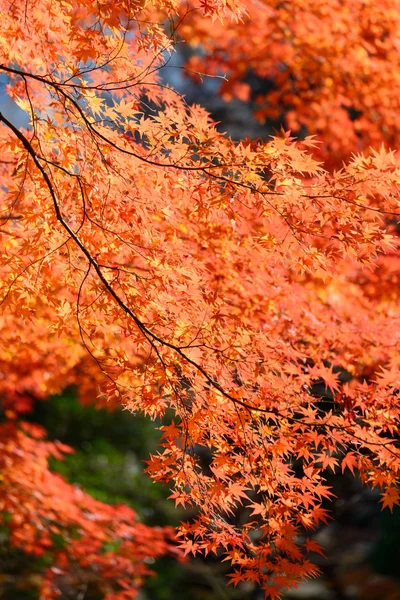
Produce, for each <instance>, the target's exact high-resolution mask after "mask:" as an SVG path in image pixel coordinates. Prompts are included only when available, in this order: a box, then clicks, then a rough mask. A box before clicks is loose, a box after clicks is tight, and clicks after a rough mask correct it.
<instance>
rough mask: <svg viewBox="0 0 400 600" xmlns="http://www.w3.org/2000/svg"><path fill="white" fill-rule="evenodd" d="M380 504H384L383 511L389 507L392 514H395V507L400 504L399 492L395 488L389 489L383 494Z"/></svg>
mask: <svg viewBox="0 0 400 600" xmlns="http://www.w3.org/2000/svg"><path fill="white" fill-rule="evenodd" d="M380 502H382V509H383V508H385V507H386V506H387V507H388V508H389V509H390V512H393V506H394V505H395V504H400V494H399V490H398V489H397V488H395V487H388V488H387V489H386V490H385V491H384V492H383V494H382V498H381V500H380Z"/></svg>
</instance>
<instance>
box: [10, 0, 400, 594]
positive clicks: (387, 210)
mask: <svg viewBox="0 0 400 600" xmlns="http://www.w3.org/2000/svg"><path fill="white" fill-rule="evenodd" d="M0 6H1V26H0V71H1V72H2V74H3V75H6V76H7V77H8V83H7V93H8V94H9V95H10V96H11V97H12V98H13V99H14V100H15V101H16V102H17V104H18V106H19V107H20V108H21V109H22V110H23V111H24V112H25V114H26V115H27V117H28V118H29V125H28V126H26V127H22V126H20V124H19V123H16V122H13V121H12V119H10V118H9V117H7V115H5V114H0V149H1V161H0V169H1V190H0V194H1V197H0V202H1V213H0V215H1V216H0V218H1V221H0V236H1V262H0V272H1V315H0V324H1V338H0V339H1V345H0V376H1V378H0V391H1V398H2V404H3V409H4V420H3V423H2V425H1V430H0V435H1V439H0V443H1V462H2V470H3V477H2V479H1V480H0V490H1V503H2V505H1V507H2V508H1V509H2V511H3V513H2V514H3V522H4V523H5V524H6V525H7V526H8V527H9V528H10V530H11V536H12V537H11V540H12V543H13V544H15V545H16V546H18V547H21V548H22V549H24V550H25V551H26V552H41V551H42V549H43V548H46V549H47V550H49V551H51V552H53V555H54V564H53V566H52V567H51V568H50V569H49V573H48V577H47V579H46V582H45V584H44V586H43V590H42V597H43V598H44V599H47V598H51V597H53V596H56V595H57V593H58V590H59V585H60V581H61V579H62V577H65V576H66V574H67V573H68V569H69V566H70V565H72V564H79V565H80V566H81V567H82V568H84V567H85V566H86V567H87V565H88V562H87V561H90V565H92V567H93V568H94V566H96V568H97V569H99V570H100V571H101V573H103V575H104V579H105V581H106V582H108V583H107V586H108V587H107V589H106V590H105V593H107V595H106V598H107V600H111V599H113V600H114V599H115V600H123V599H124V598H131V597H132V595H133V593H134V591H135V590H136V589H137V588H138V586H139V585H140V583H141V582H142V579H143V577H144V576H145V575H146V574H147V573H148V569H147V567H146V558H148V557H149V556H151V557H153V556H158V555H160V554H162V553H165V552H173V548H172V546H171V543H170V542H169V541H168V540H169V536H170V532H169V531H168V530H167V531H163V530H151V529H150V528H148V527H146V526H144V525H142V524H139V523H138V522H136V521H135V515H134V514H133V511H131V510H130V509H127V508H126V507H125V508H124V507H118V508H115V507H112V508H111V507H109V506H108V505H105V504H102V503H100V502H98V501H95V500H93V499H91V498H90V497H89V496H88V495H87V494H85V493H84V492H83V491H81V490H79V489H78V488H76V487H73V486H71V485H70V484H68V483H67V482H65V481H64V480H62V479H61V478H60V476H58V475H55V474H53V473H51V472H50V470H49V468H48V457H49V456H50V455H54V454H56V455H59V453H60V452H61V453H63V452H65V451H68V449H67V448H65V447H60V446H59V445H57V444H55V443H53V442H48V441H46V440H45V439H44V436H45V432H43V431H42V430H38V429H36V428H35V427H32V426H27V425H26V424H24V423H23V414H24V413H25V412H28V411H29V410H30V408H31V404H32V402H34V401H35V400H36V399H45V398H47V397H48V396H49V395H51V394H55V393H59V392H61V391H62V390H63V389H64V388H65V387H66V386H70V385H74V386H77V388H78V389H79V391H80V395H81V399H82V400H83V401H89V400H91V401H97V402H100V403H104V402H106V401H108V402H113V403H115V402H117V403H119V404H120V405H122V406H124V407H127V408H128V409H129V410H131V411H132V412H133V413H135V412H137V411H140V412H142V413H145V414H147V415H149V416H150V417H152V418H155V417H159V418H161V419H162V418H163V417H164V415H165V413H166V411H167V409H170V410H172V412H173V414H174V415H175V416H174V418H173V419H172V420H170V419H169V420H168V422H166V421H164V424H163V426H162V445H161V446H160V450H159V452H158V453H157V454H155V455H153V456H151V457H150V460H149V463H148V468H147V471H148V473H149V474H150V475H151V477H153V478H154V479H155V480H159V481H162V482H165V483H168V484H169V485H170V486H171V487H172V493H171V494H172V498H173V499H174V500H175V502H176V504H178V505H179V504H180V505H183V506H192V507H195V508H196V509H197V513H196V517H195V518H194V519H193V520H192V521H190V522H188V523H183V524H182V525H181V527H180V528H179V531H178V540H179V545H180V547H181V548H182V549H183V551H184V553H188V552H192V553H194V554H197V553H200V554H204V555H207V554H208V553H217V554H218V555H221V556H222V555H223V556H224V558H227V559H229V560H230V562H231V563H232V565H233V567H232V576H231V581H232V582H233V583H234V584H235V585H236V584H238V583H239V582H241V581H251V582H256V583H257V584H258V585H260V587H262V588H263V589H264V590H265V593H266V596H267V597H272V598H274V597H280V594H281V593H282V591H283V590H284V589H286V588H288V587H290V586H291V585H295V584H296V582H298V581H299V580H301V579H302V578H304V577H306V576H313V575H315V574H316V573H317V569H316V567H315V566H314V565H313V564H312V563H311V562H310V561H309V558H308V554H309V553H310V552H311V551H313V552H315V551H319V550H320V548H319V546H318V545H317V544H316V542H315V541H314V540H312V532H313V530H315V528H316V527H317V526H318V525H319V524H320V523H324V522H326V520H327V519H328V515H329V513H328V511H327V508H326V504H327V501H329V500H330V499H331V498H332V493H331V491H330V490H329V488H328V487H327V485H326V481H325V480H326V473H327V470H329V469H332V470H336V469H342V470H344V469H349V470H350V471H351V472H352V473H354V474H355V475H357V476H359V477H360V478H361V480H362V481H363V482H365V483H366V484H368V485H369V486H373V487H377V488H379V489H380V490H381V492H382V503H383V506H384V507H385V506H388V507H389V508H392V507H393V504H396V503H398V502H399V493H398V488H397V482H398V474H399V468H400V455H399V449H398V426H399V419H400V410H399V405H398V404H399V403H398V397H399V396H398V394H399V380H400V378H399V364H400V359H399V356H400V352H399V350H400V348H399V346H400V329H399V326H398V318H399V289H400V287H399V265H400V256H399V246H398V229H397V227H398V225H397V223H398V221H397V219H398V215H399V214H400V200H399V186H400V161H399V159H398V158H397V155H396V153H395V152H392V151H389V150H385V149H384V147H383V146H382V147H381V146H380V144H381V142H382V141H384V140H391V141H393V142H398V132H397V129H396V128H398V126H399V125H398V122H397V120H396V118H395V116H396V111H397V110H398V108H397V103H398V101H399V100H398V98H399V97H400V95H399V93H398V92H399V85H398V83H397V81H396V79H395V78H396V68H395V66H394V65H395V64H396V61H398V60H399V56H400V55H399V53H398V50H397V46H398V41H396V39H397V40H398V20H399V18H400V17H399V15H400V12H399V11H398V10H397V9H398V3H397V2H396V1H395V0H387V1H382V2H379V3H374V4H373V5H372V4H370V3H365V2H361V1H360V2H358V1H351V2H350V0H346V1H345V2H340V3H339V2H338V4H337V6H336V8H335V7H334V6H333V5H332V3H329V5H328V3H326V4H324V3H321V2H319V3H315V4H314V3H312V2H301V1H299V2H291V3H285V2H284V3H275V2H268V1H265V2H245V3H244V4H243V5H241V6H239V5H237V4H236V3H234V2H232V3H230V2H225V1H224V2H222V1H221V2H219V1H215V2H211V3H201V5H193V6H192V7H188V6H187V5H185V6H183V5H182V6H181V5H180V4H179V3H178V2H176V3H175V2H173V1H171V2H169V1H168V2H167V1H165V2H163V1H161V0H160V2H156V1H155V2H154V3H152V4H150V3H149V4H146V3H145V2H134V1H132V0H113V1H112V2H110V1H109V0H99V1H98V2H96V3H93V2H89V1H85V0H84V1H82V2H79V3H75V2H70V1H68V0H65V1H64V2H58V3H54V2H50V1H49V0H38V1H36V2H25V1H23V2H22V1H20V0H16V1H13V2H8V1H5V0H2V1H1V3H0ZM396 7H397V9H396ZM355 14H357V15H359V14H360V15H362V19H361V20H360V21H357V19H356V17H355V16H354V15H355ZM383 15H384V16H385V18H384V19H383V17H382V16H383ZM355 21H357V23H360V25H357V27H354V22H355ZM256 30H259V35H260V36H261V35H262V36H263V40H264V42H263V44H261V43H260V44H258V43H257V42H256V40H255V36H256V33H255V31H256ZM212 32H213V33H214V34H215V35H212ZM325 34H326V35H325ZM328 34H329V35H328ZM176 36H181V37H183V38H186V39H188V40H191V41H192V42H194V43H201V44H202V47H203V48H204V49H205V53H204V56H203V58H202V59H201V60H200V59H199V58H195V59H193V60H192V61H191V63H190V68H191V69H194V70H196V71H199V70H205V71H211V72H215V73H219V72H220V71H224V70H225V69H227V70H228V73H229V83H227V84H226V85H225V84H224V86H223V88H222V93H223V94H224V95H228V96H229V95H238V93H242V92H238V90H240V89H242V91H243V88H240V87H238V85H239V82H240V80H241V78H242V75H243V74H244V73H245V72H246V71H247V70H248V71H250V70H254V71H256V72H257V73H258V74H259V75H261V76H263V77H268V78H270V79H273V81H274V86H275V87H274V90H273V91H271V92H269V93H268V95H267V97H265V98H259V100H260V117H262V118H269V117H270V116H274V118H275V117H276V116H277V112H276V111H278V107H279V106H280V107H286V108H288V107H289V108H290V111H288V112H287V114H286V117H285V118H286V119H287V123H288V124H289V125H290V126H291V127H293V128H294V129H298V128H300V127H305V128H306V129H307V130H308V132H309V133H310V134H313V133H318V134H321V136H323V140H324V145H322V146H321V145H319V144H318V143H317V140H316V139H315V138H314V137H313V136H312V135H309V136H308V137H306V138H305V139H303V140H302V141H296V140H295V139H294V138H293V137H292V136H291V134H290V133H282V134H281V135H280V136H277V137H274V138H273V139H271V140H269V141H254V142H250V141H246V142H241V143H234V142H233V141H232V140H230V139H229V138H227V137H226V136H224V135H223V134H222V133H219V132H218V130H217V129H216V127H215V124H213V123H212V121H211V119H210V117H209V115H208V114H207V113H206V112H205V111H204V110H203V109H202V108H201V107H199V106H188V105H187V104H186V103H185V100H184V98H182V97H180V96H179V95H178V94H177V93H176V92H175V91H174V90H173V89H171V88H170V87H168V86H167V85H166V84H165V83H163V82H162V81H161V79H160V70H162V68H163V66H164V65H165V63H166V61H167V60H168V55H169V53H171V52H173V43H174V40H175V38H176ZM236 36H237V37H236ZM236 39H239V40H240V43H236V41H235V40H236ZM266 48H267V49H268V51H267V52H266V51H265V49H266ZM332 48H334V49H335V52H334V53H332V52H331V50H332ZM317 58H318V60H317ZM200 63H201V64H200ZM282 65H286V66H287V67H285V68H283V66H282ZM294 72H295V73H296V78H294V77H293V73H294ZM353 75H354V78H353ZM261 101H262V102H263V103H265V105H264V104H261ZM286 108H285V109H286ZM349 109H354V110H355V111H357V115H358V117H357V118H356V119H352V117H351V114H350V113H349ZM271 111H272V112H271ZM358 113H361V114H358ZM325 136H326V139H325ZM370 144H372V146H373V148H372V149H370V150H368V151H367V153H366V154H365V155H362V154H353V156H352V157H351V159H349V161H348V162H347V163H346V164H345V165H344V166H343V167H342V168H340V170H336V171H331V170H327V169H325V168H324V165H323V164H322V163H321V162H318V161H317V160H316V156H317V155H318V153H319V155H321V149H322V155H324V154H325V155H327V156H328V158H329V157H330V159H332V160H330V163H329V164H331V163H332V162H334V161H333V158H332V154H331V153H336V152H337V153H338V155H340V156H348V155H349V154H350V152H351V151H357V150H358V148H360V147H368V146H369V145H370ZM335 157H336V154H335ZM321 386H322V388H323V389H324V391H323V394H322V395H323V397H324V401H323V402H322V401H321V394H320V393H317V391H316V388H317V387H319V388H320V387H321ZM169 414H170V413H169ZM132 418H134V416H132ZM20 419H22V422H21V420H20ZM205 455H206V456H207V457H208V464H207V465H205V464H204V456H205ZM56 489H57V490H58V492H57V494H55V490H56ZM55 496H57V501H56V502H55V500H54V498H55ZM239 507H245V509H246V510H242V512H241V520H240V521H239V520H238V519H236V515H237V511H238V508H239ZM243 515H244V518H243ZM55 534H56V535H57V536H59V535H60V536H62V537H63V539H64V545H63V548H62V550H60V549H57V548H56V547H55V545H54V535H55ZM109 539H112V540H114V541H115V540H116V541H117V544H116V546H115V547H113V548H114V549H113V550H109V551H104V544H105V543H106V541H107V540H109Z"/></svg>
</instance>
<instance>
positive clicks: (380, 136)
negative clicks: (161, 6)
mask: <svg viewBox="0 0 400 600" xmlns="http://www.w3.org/2000/svg"><path fill="white" fill-rule="evenodd" d="M190 6H191V8H195V7H196V3H195V2H192V3H191V5H190ZM242 8H243V11H244V13H245V16H244V17H243V19H241V20H240V21H239V22H232V23H229V22H228V23H225V22H224V23H213V25H212V26H211V19H206V18H204V16H203V15H202V14H201V13H200V11H198V10H197V11H196V10H192V11H191V12H189V14H188V16H187V18H186V19H185V20H184V22H183V24H182V27H181V28H180V30H179V34H180V35H181V37H182V38H183V39H184V40H187V41H188V42H189V43H191V44H193V45H194V46H199V47H200V48H201V52H199V53H196V54H195V55H194V56H193V57H192V58H191V59H190V60H189V62H188V64H187V68H188V69H189V71H188V73H189V74H192V75H193V77H197V78H198V75H196V74H197V73H200V74H202V75H201V76H202V77H203V76H204V74H206V75H207V74H209V75H214V76H215V75H224V76H226V80H225V81H223V83H222V86H221V88H220V93H221V95H222V96H223V97H224V98H225V99H226V100H230V99H231V98H238V99H240V100H246V99H248V98H249V97H250V95H252V97H253V99H254V102H255V116H256V117H257V118H258V119H259V120H260V121H263V122H265V121H267V122H268V120H271V119H272V120H273V121H282V119H284V120H285V124H286V127H288V128H289V129H291V130H292V131H294V132H301V131H304V129H305V130H306V131H307V132H308V133H309V134H317V135H318V136H319V137H320V139H322V140H323V142H324V144H323V146H322V148H321V153H320V155H322V156H323V157H324V159H325V160H327V161H328V162H329V164H330V165H334V166H337V165H341V161H342V160H343V159H346V160H347V159H348V158H349V156H350V155H351V153H352V152H355V151H358V150H361V149H367V148H368V147H369V146H373V147H375V148H379V145H380V144H381V143H382V142H386V143H389V144H394V145H396V146H398V143H399V134H400V129H399V127H400V126H399V120H398V117H397V115H398V112H399V108H400V104H399V97H400V94H399V90H400V79H399V66H400V52H399V46H398V40H399V35H400V3H399V1H398V0H379V1H377V2H365V1H364V0H325V1H324V0H322V1H321V0H291V1H290V2H285V1H284V2H282V1H281V0H244V1H243V2H242ZM181 10H182V14H186V12H187V7H186V5H184V4H182V8H181Z"/></svg>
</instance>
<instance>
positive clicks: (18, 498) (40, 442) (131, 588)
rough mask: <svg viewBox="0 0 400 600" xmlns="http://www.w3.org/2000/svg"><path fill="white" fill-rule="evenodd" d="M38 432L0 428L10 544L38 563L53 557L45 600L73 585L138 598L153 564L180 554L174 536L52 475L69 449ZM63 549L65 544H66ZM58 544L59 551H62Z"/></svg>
mask: <svg viewBox="0 0 400 600" xmlns="http://www.w3.org/2000/svg"><path fill="white" fill-rule="evenodd" d="M44 435H45V432H44V431H43V430H42V429H41V428H40V427H38V426H36V425H32V424H27V423H22V424H21V425H20V427H19V428H16V427H15V425H14V423H12V422H8V423H5V424H2V425H1V427H0V451H1V458H0V466H1V486H2V489H5V490H6V491H7V493H5V494H2V499H1V507H0V508H1V511H2V519H1V521H2V523H6V524H7V527H8V528H9V529H10V536H11V537H10V539H11V543H12V544H13V545H14V546H15V547H17V548H21V549H23V550H24V551H25V552H27V553H29V554H32V555H34V556H43V555H45V554H46V553H50V552H51V553H52V562H51V566H50V567H49V568H48V571H47V573H45V576H44V578H43V581H42V585H41V590H40V593H41V597H43V598H56V597H58V595H59V593H60V589H63V586H66V585H67V582H68V578H69V575H70V577H73V581H74V586H75V587H79V586H80V585H82V584H85V583H87V582H88V581H90V575H89V574H91V575H92V577H95V578H96V579H100V580H101V582H102V585H101V587H102V591H103V593H104V598H105V599H106V600H124V599H126V600H129V599H131V598H132V597H134V596H135V595H136V593H137V591H138V589H139V588H140V587H141V585H142V584H143V581H144V579H145V577H146V576H148V575H151V574H152V571H151V569H150V568H149V566H148V563H149V562H153V561H154V558H156V557H158V556H161V555H163V554H165V553H166V552H168V551H170V552H172V553H174V548H173V544H172V542H171V540H172V529H169V530H168V528H164V529H162V528H154V527H153V528H151V527H148V526H146V525H143V524H142V523H139V522H138V521H137V519H136V515H135V512H134V511H133V510H132V509H131V508H129V507H127V506H124V505H119V506H110V505H107V504H104V503H102V502H99V501H97V500H95V499H94V498H92V497H91V496H89V495H88V494H86V493H85V492H83V491H82V490H81V489H80V488H79V487H77V486H73V485H70V484H68V483H67V482H66V481H64V479H63V478H62V477H61V476H60V475H57V474H55V473H52V472H51V471H50V470H49V468H48V459H49V457H53V458H56V459H60V458H62V456H63V454H65V453H66V452H67V453H68V452H71V449H70V448H69V447H68V446H65V445H64V444H61V443H60V442H55V443H53V442H47V441H45V440H44V439H43V438H44ZM60 542H61V544H60ZM57 544H58V545H57Z"/></svg>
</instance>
